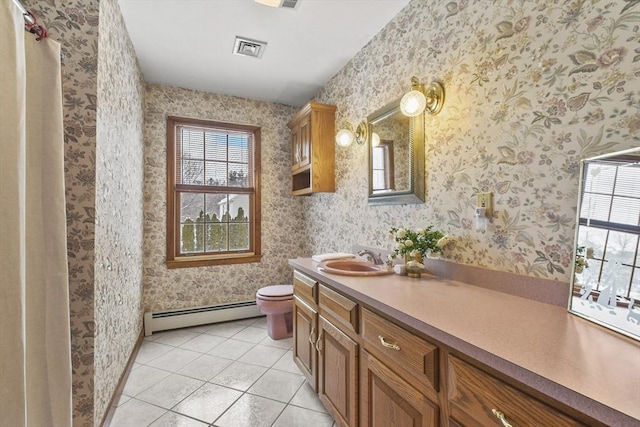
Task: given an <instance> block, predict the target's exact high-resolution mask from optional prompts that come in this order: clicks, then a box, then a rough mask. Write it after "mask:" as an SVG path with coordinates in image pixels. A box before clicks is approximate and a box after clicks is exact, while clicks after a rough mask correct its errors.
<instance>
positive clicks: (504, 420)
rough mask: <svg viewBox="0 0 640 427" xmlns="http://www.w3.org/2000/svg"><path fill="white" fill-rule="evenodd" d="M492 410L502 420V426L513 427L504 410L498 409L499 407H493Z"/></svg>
mask: <svg viewBox="0 0 640 427" xmlns="http://www.w3.org/2000/svg"><path fill="white" fill-rule="evenodd" d="M491 412H493V415H495V416H496V418H497V419H499V420H500V422H501V423H502V427H513V426H512V425H511V424H509V421H507V419H506V418H505V416H504V414H503V413H502V412H500V411H498V410H497V409H492V410H491Z"/></svg>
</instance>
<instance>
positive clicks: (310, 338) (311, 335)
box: [309, 327, 316, 345]
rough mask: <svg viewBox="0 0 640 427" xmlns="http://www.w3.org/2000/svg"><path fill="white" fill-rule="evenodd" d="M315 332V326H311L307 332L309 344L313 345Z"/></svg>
mask: <svg viewBox="0 0 640 427" xmlns="http://www.w3.org/2000/svg"><path fill="white" fill-rule="evenodd" d="M315 333H316V328H315V327H314V328H311V332H310V333H309V344H311V345H313V344H314V343H315V341H316V340H314V339H313V336H314V335H315Z"/></svg>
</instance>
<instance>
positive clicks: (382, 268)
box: [318, 259, 393, 276]
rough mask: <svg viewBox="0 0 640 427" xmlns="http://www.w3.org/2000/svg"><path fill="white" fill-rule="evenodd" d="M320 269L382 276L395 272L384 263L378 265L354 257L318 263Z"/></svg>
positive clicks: (340, 272)
mask: <svg viewBox="0 0 640 427" xmlns="http://www.w3.org/2000/svg"><path fill="white" fill-rule="evenodd" d="M318 270H321V271H324V272H327V273H333V274H341V275H343V276H382V275H385V274H392V273H393V270H388V269H387V266H386V265H384V264H383V265H376V264H373V263H371V262H368V261H358V260H352V259H349V260H344V259H343V260H334V261H324V262H321V263H320V265H318Z"/></svg>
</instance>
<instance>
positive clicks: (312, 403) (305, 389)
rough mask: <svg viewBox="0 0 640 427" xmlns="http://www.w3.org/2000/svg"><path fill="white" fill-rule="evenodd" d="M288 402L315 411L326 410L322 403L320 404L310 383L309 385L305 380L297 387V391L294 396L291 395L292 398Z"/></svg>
mask: <svg viewBox="0 0 640 427" xmlns="http://www.w3.org/2000/svg"><path fill="white" fill-rule="evenodd" d="M289 404H290V405H295V406H300V407H302V408H305V409H313V410H314V411H317V412H327V410H326V409H325V408H324V405H322V402H320V398H319V397H318V395H317V394H316V392H315V391H313V389H312V388H311V385H309V383H308V382H306V381H305V383H304V384H303V385H302V387H300V388H299V389H298V392H297V393H296V395H295V396H293V399H291V402H289Z"/></svg>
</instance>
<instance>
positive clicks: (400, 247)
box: [398, 243, 404, 251]
mask: <svg viewBox="0 0 640 427" xmlns="http://www.w3.org/2000/svg"><path fill="white" fill-rule="evenodd" d="M403 249H404V243H398V250H400V251H402V250H403Z"/></svg>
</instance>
